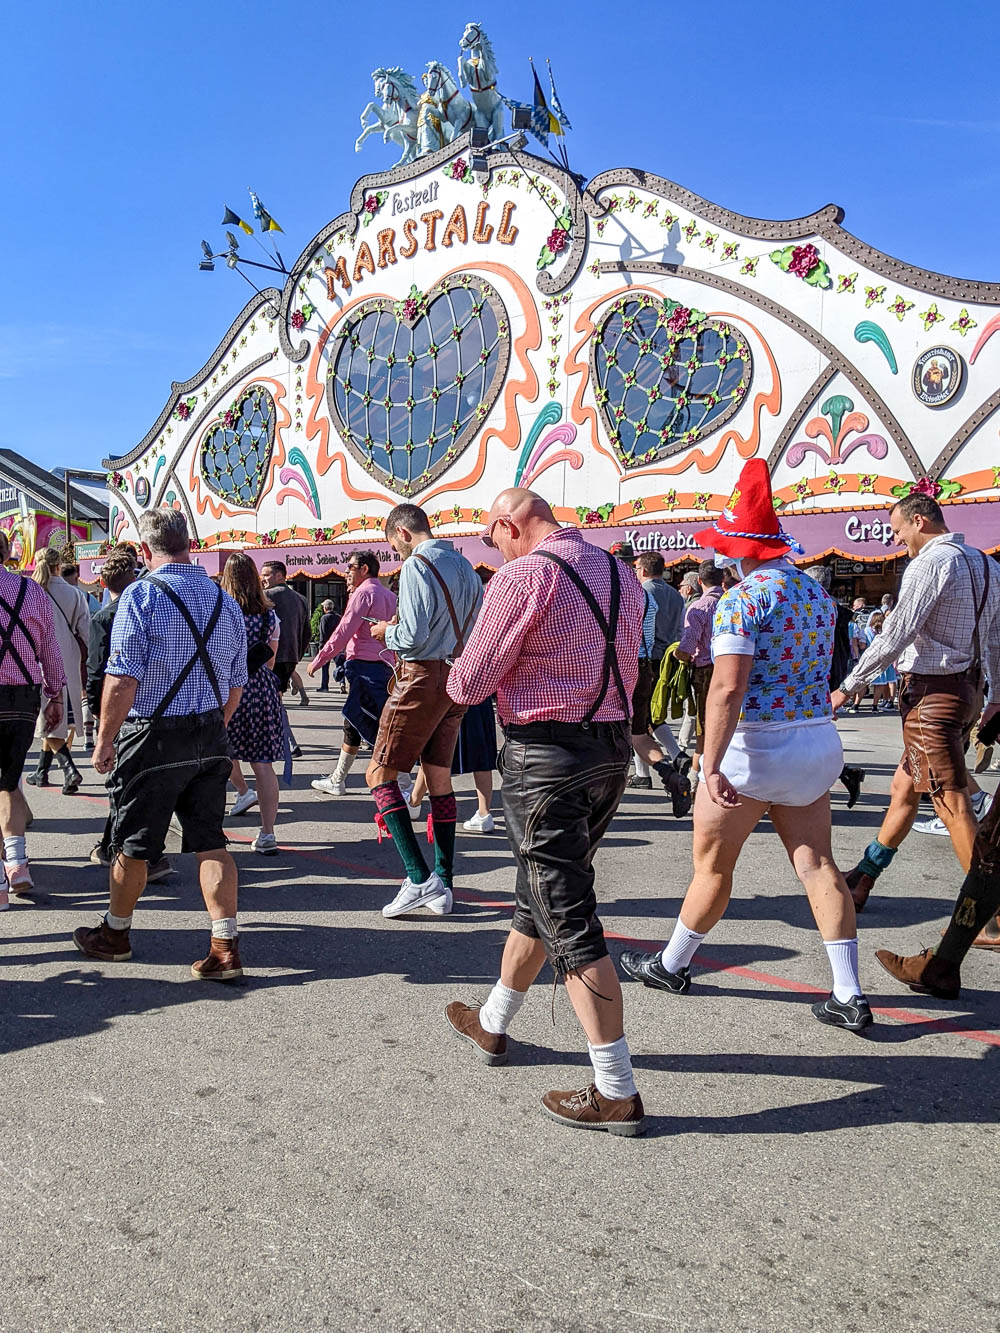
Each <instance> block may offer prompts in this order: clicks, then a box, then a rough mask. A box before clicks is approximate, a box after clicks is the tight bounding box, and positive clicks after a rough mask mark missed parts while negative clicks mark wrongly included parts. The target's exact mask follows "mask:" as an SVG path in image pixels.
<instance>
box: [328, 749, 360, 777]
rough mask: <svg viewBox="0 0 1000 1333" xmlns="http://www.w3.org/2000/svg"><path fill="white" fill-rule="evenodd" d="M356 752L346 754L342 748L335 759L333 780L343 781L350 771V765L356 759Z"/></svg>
mask: <svg viewBox="0 0 1000 1333" xmlns="http://www.w3.org/2000/svg"><path fill="white" fill-rule="evenodd" d="M357 757H358V756H357V755H356V754H346V753H345V752H344V751H343V750H341V752H340V758H339V759H338V760H337V767H336V769H335V770H334V774H333V780H334V782H343V781H344V779H345V778H346V777H347V775H348V773H350V771H351V765H352V764H353V763H354V761H355V759H357Z"/></svg>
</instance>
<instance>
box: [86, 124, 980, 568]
mask: <svg viewBox="0 0 1000 1333" xmlns="http://www.w3.org/2000/svg"><path fill="white" fill-rule="evenodd" d="M474 153H475V150H473V149H472V148H471V141H470V135H469V134H468V133H467V134H465V135H463V136H460V137H459V138H457V139H455V140H454V141H453V142H452V143H450V144H447V145H446V146H444V147H442V148H440V149H439V150H437V151H432V152H429V153H426V154H425V155H423V156H422V157H419V158H417V159H416V160H415V161H410V162H406V163H403V164H402V165H399V166H397V167H396V168H395V169H394V170H390V171H387V172H384V173H380V174H375V175H368V176H365V177H362V178H361V179H360V180H359V181H358V183H357V184H356V185H355V187H354V189H353V191H352V193H351V197H350V200H349V206H348V208H347V209H346V211H345V212H343V213H341V214H340V215H339V216H338V217H336V218H334V219H333V221H331V222H329V223H328V224H327V225H325V226H324V227H323V228H322V229H321V230H320V231H319V233H318V234H317V235H316V236H315V237H314V239H313V240H312V241H311V242H310V243H309V245H308V246H307V247H306V248H305V250H304V251H303V253H302V254H301V255H300V257H299V258H298V260H297V261H296V263H295V264H294V265H293V266H292V268H291V270H290V276H289V277H288V279H287V281H286V282H285V285H284V288H283V289H282V290H280V291H279V290H277V289H268V290H266V291H264V292H263V293H262V294H261V295H259V296H255V297H254V299H253V300H252V301H251V302H250V303H249V304H248V305H247V306H246V307H245V308H244V309H243V310H242V311H241V312H240V314H239V315H238V316H237V318H236V320H235V321H234V322H233V324H232V327H231V328H230V329H229V330H228V332H227V333H226V334H225V336H224V337H223V338H222V340H221V342H220V343H219V345H218V347H217V348H216V350H215V351H214V352H213V353H212V355H211V356H210V357H209V358H208V360H207V361H206V363H205V365H204V367H203V368H202V369H201V370H199V371H198V372H197V373H196V374H194V375H192V376H191V377H190V378H189V379H187V380H185V381H184V382H183V383H177V384H175V385H174V386H173V388H172V391H171V394H170V397H169V399H168V401H167V402H166V404H165V405H164V407H163V410H162V411H161V412H160V414H159V416H158V417H157V419H156V421H155V422H154V423H153V424H152V426H151V427H150V429H149V430H148V431H147V433H146V434H145V435H144V436H143V438H142V439H141V440H140V441H139V442H138V443H137V444H136V446H135V448H134V449H133V450H132V451H131V452H130V453H129V454H127V455H126V456H125V457H121V458H114V459H110V460H107V461H106V463H105V466H106V467H107V468H108V470H109V486H110V487H111V502H110V532H111V536H112V539H116V540H119V541H120V540H127V539H131V540H134V539H135V537H136V533H137V523H138V520H139V517H140V515H141V514H142V512H143V511H144V510H145V509H147V508H149V507H150V506H157V505H171V506H173V507H175V508H178V509H180V510H182V511H183V512H184V513H185V514H186V515H187V518H188V521H189V523H190V526H191V531H192V533H193V534H194V535H195V537H196V549H197V558H198V559H199V561H201V563H203V564H204V565H205V566H206V567H207V568H208V569H209V571H210V572H211V573H216V572H217V571H218V570H219V569H220V568H221V566H222V565H223V564H224V563H225V559H226V557H227V553H228V552H229V551H231V550H233V549H237V548H240V549H248V550H250V551H251V552H253V553H254V555H255V558H257V559H258V562H260V563H262V562H263V561H264V560H265V559H267V558H268V557H269V556H277V557H278V558H280V559H282V560H284V561H285V563H286V564H287V566H288V568H289V573H290V574H296V573H302V574H305V575H307V576H308V578H309V579H310V580H320V581H322V580H328V579H330V578H331V577H332V576H335V575H337V574H341V573H342V572H343V569H344V566H345V563H346V558H347V554H348V552H349V551H350V550H352V549H355V548H356V547H358V546H359V545H364V546H373V547H374V548H375V549H376V550H379V551H381V552H382V553H383V554H384V555H385V557H386V559H387V561H388V562H389V564H390V566H391V563H392V561H393V558H394V557H393V556H392V554H391V552H389V550H388V547H387V546H386V545H385V543H384V542H383V541H381V526H382V522H383V520H384V518H385V515H386V514H387V513H388V512H389V510H390V509H391V508H392V507H393V505H395V504H397V503H399V502H400V501H401V500H404V499H405V500H412V501H415V502H416V503H418V504H420V505H422V506H423V507H424V508H425V509H426V510H427V511H428V513H429V514H430V515H431V517H432V523H433V528H434V531H435V534H436V535H438V536H441V537H447V538H454V539H455V540H456V542H457V544H458V545H459V546H460V547H461V548H462V549H464V550H465V551H466V552H467V554H468V555H469V556H470V558H471V559H473V561H474V562H476V563H478V564H482V565H490V564H491V563H492V564H495V561H496V556H495V553H494V552H492V551H490V550H488V549H487V548H486V547H484V546H483V545H482V543H481V542H480V541H479V540H478V537H477V533H478V532H479V531H480V530H481V526H482V518H483V515H484V513H485V512H486V511H487V509H488V508H489V506H490V504H491V502H492V500H493V498H494V497H495V496H496V494H497V493H498V492H499V491H500V490H501V489H503V488H504V487H506V486H510V485H513V484H519V485H523V486H530V487H532V488H533V489H534V490H537V491H539V492H541V494H543V495H544V496H545V497H546V499H548V500H549V501H550V502H551V504H552V506H553V508H554V510H555V512H556V514H557V516H558V517H559V518H560V519H562V520H563V521H565V522H566V523H569V524H574V525H577V526H579V527H581V528H583V529H585V530H586V531H587V533H588V536H589V537H590V538H591V539H592V540H594V541H596V542H598V543H600V544H602V545H605V546H610V545H611V544H612V543H614V542H616V541H622V540H628V541H631V542H632V544H633V545H634V546H635V547H636V548H637V549H647V548H655V549H658V550H661V551H662V552H663V554H664V556H665V557H666V559H667V560H668V562H670V563H677V562H681V561H690V560H692V559H697V558H699V556H700V551H699V549H698V548H696V546H695V544H694V542H693V538H692V535H691V534H692V533H693V532H694V531H696V530H697V529H698V528H699V527H704V525H705V520H706V516H711V515H713V514H717V513H719V512H720V511H721V510H722V509H723V507H724V506H725V505H726V504H727V502H728V500H729V497H730V495H731V492H732V490H733V487H734V485H735V482H736V478H737V476H738V474H739V472H740V469H741V468H742V466H743V463H744V462H745V460H746V459H748V458H750V457H755V456H757V457H763V458H765V459H766V461H767V464H768V467H769V469H770V471H771V474H772V479H773V487H774V493H775V503H776V505H778V506H779V507H780V511H781V515H782V522H783V524H784V526H785V527H786V528H787V529H788V531H789V532H791V533H792V534H793V535H794V536H795V537H796V538H797V539H798V540H799V541H800V542H801V544H802V546H803V548H804V550H805V552H806V559H807V560H817V559H823V560H829V561H833V562H835V566H836V572H837V577H838V578H842V579H844V580H847V581H848V584H849V583H850V581H852V580H857V582H856V583H854V585H853V586H854V590H857V589H858V588H860V589H861V590H862V591H865V590H869V591H878V590H880V587H881V585H879V584H878V581H877V576H878V575H880V574H882V573H883V572H884V573H886V575H887V576H888V575H889V574H890V573H891V571H892V570H893V569H894V565H893V564H892V563H891V562H892V560H893V558H894V557H895V556H896V555H897V554H898V551H897V550H896V549H895V548H894V547H893V545H892V535H891V531H890V529H889V524H888V512H887V504H889V503H891V501H892V500H893V498H894V497H897V496H900V495H903V494H906V493H907V492H908V491H909V490H911V489H913V488H914V487H916V488H917V489H920V490H925V491H927V492H928V493H931V494H934V495H936V496H939V497H940V499H941V500H942V501H943V502H944V503H945V504H946V505H947V507H948V508H947V516H948V521H949V524H950V525H951V526H952V527H953V528H954V529H956V530H959V531H964V532H965V534H966V536H967V537H968V539H969V540H970V541H971V542H973V543H975V544H977V545H979V546H982V547H984V548H986V549H994V548H996V547H997V545H998V543H1000V440H998V425H1000V416H998V409H1000V337H995V336H994V335H995V334H997V333H998V332H1000V313H998V311H1000V284H997V283H988V282H975V281H969V280H964V279H959V278H950V277H945V276H943V275H941V274H939V273H934V272H929V271H926V270H922V269H918V268H913V267H910V266H909V265H907V264H904V263H902V262H900V261H899V260H896V259H892V258H890V257H889V256H887V255H885V254H882V253H880V252H879V251H877V250H875V249H873V248H871V247H870V246H868V245H865V244H864V243H863V242H861V241H859V240H857V239H856V238H855V237H854V236H852V235H851V234H850V233H849V232H847V231H845V230H844V229H843V228H842V226H841V218H842V213H841V210H840V209H839V208H837V207H835V206H833V205H830V206H828V207H825V208H823V209H821V210H820V211H819V212H816V213H813V214H811V215H809V216H807V217H802V218H799V219H796V220H794V221H783V222H782V221H777V222H776V221H763V220H761V219H757V218H751V217H744V216H741V215H739V214H737V213H732V212H730V211H728V210H727V209H725V208H722V207H720V206H719V205H717V204H713V203H710V202H708V201H707V200H705V199H701V198H699V197H698V196H697V195H694V194H692V193H690V192H689V191H688V190H685V189H683V188H682V187H681V186H679V185H676V184H674V183H673V182H671V181H669V180H666V179H664V178H663V177H660V176H656V175H653V174H650V173H648V172H645V171H641V170H637V169H633V168H620V169H612V170H609V171H604V172H602V173H601V174H599V175H598V176H596V177H594V178H593V179H592V180H591V181H590V182H589V183H587V184H581V183H580V182H579V180H578V178H576V177H574V176H572V175H571V174H570V173H569V172H568V171H566V170H564V169H562V168H561V167H559V166H557V165H555V164H554V163H553V162H549V161H545V160H543V159H541V158H539V157H536V156H533V155H531V154H528V153H526V152H523V151H516V150H515V149H514V148H512V147H511V146H510V145H506V146H505V145H503V144H497V145H495V146H492V147H491V149H490V151H489V152H488V154H487V155H486V156H485V169H484V158H483V157H478V158H475V161H476V165H477V170H476V171H473V169H472V163H473V160H474ZM99 564H100V561H99V559H98V560H96V561H95V562H94V563H93V564H92V565H91V566H90V569H89V571H88V572H89V575H90V577H91V578H93V577H96V572H97V570H98V569H99ZM873 574H874V575H875V576H876V577H875V579H874V580H873V578H872V575H873ZM892 581H893V579H892V578H890V579H889V582H888V583H886V584H885V585H884V586H886V587H888V586H892ZM846 586H848V585H845V587H846Z"/></svg>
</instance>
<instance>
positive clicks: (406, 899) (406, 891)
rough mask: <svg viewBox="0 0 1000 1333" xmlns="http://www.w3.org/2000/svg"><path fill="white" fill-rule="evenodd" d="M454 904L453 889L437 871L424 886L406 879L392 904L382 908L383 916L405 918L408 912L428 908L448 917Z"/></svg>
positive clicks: (425, 881)
mask: <svg viewBox="0 0 1000 1333" xmlns="http://www.w3.org/2000/svg"><path fill="white" fill-rule="evenodd" d="M452 902H453V900H452V896H451V889H449V888H448V886H447V884H445V882H444V880H443V879H442V878H441V876H440V875H439V874H438V873H437V872H436V871H432V872H431V874H430V876H429V877H428V878H427V879H425V880H424V882H423V884H414V882H413V881H412V880H411V879H404V880H403V883H402V885H401V887H400V890H399V892H398V893H397V894H396V896H395V898H393V900H392V902H391V903H386V905H385V907H383V908H382V915H383V916H390V917H391V916H404V915H405V914H406V913H407V912H415V911H416V910H417V908H418V907H427V908H429V909H430V911H432V912H434V913H436V914H437V915H438V916H447V914H448V913H449V912H450V911H451V909H452Z"/></svg>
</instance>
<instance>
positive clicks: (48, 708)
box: [42, 695, 63, 735]
mask: <svg viewBox="0 0 1000 1333" xmlns="http://www.w3.org/2000/svg"><path fill="white" fill-rule="evenodd" d="M62 711H63V709H62V699H61V697H60V696H59V695H56V697H55V698H54V699H50V700H49V701H48V703H47V704H46V705H45V711H44V712H43V713H42V719H43V721H44V723H45V734H46V735H48V734H49V732H50V731H55V729H56V727H58V725H59V723H60V722H61V721H62Z"/></svg>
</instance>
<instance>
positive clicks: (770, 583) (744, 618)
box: [712, 561, 837, 727]
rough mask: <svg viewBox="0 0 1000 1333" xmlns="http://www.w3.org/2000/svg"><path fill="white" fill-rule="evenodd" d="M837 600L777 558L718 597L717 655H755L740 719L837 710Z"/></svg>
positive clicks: (795, 717)
mask: <svg viewBox="0 0 1000 1333" xmlns="http://www.w3.org/2000/svg"><path fill="white" fill-rule="evenodd" d="M836 624H837V604H836V603H835V602H834V600H833V598H832V597H831V596H830V595H829V593H827V592H826V591H825V590H824V589H823V588H821V587H820V585H819V584H818V583H817V582H816V581H815V580H814V579H811V578H809V576H808V575H807V574H802V573H800V572H799V571H798V570H797V569H796V568H795V567H794V565H790V564H788V563H787V562H785V561H775V562H774V563H772V564H768V565H764V566H761V567H760V568H759V569H756V570H754V572H753V573H752V574H749V575H748V576H747V577H746V578H745V579H743V581H742V582H741V583H738V584H737V585H736V587H735V588H731V589H730V590H729V592H727V593H725V594H724V595H723V596H722V597H721V598H720V599H719V605H718V607H717V608H716V612H715V623H714V626H713V632H712V656H713V657H714V656H715V655H716V654H717V653H718V654H720V655H723V654H729V653H740V654H745V655H747V656H749V655H750V654H753V659H754V661H753V666H752V667H751V669H750V679H749V681H748V683H747V691H746V696H745V698H744V700H743V712H742V713H741V714H740V726H743V727H752V726H755V725H759V724H761V723H785V724H787V723H789V722H806V721H814V720H819V719H823V718H828V717H832V716H833V710H832V709H831V707H830V680H829V677H830V665H831V659H832V657H833V634H834V628H835V627H836Z"/></svg>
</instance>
